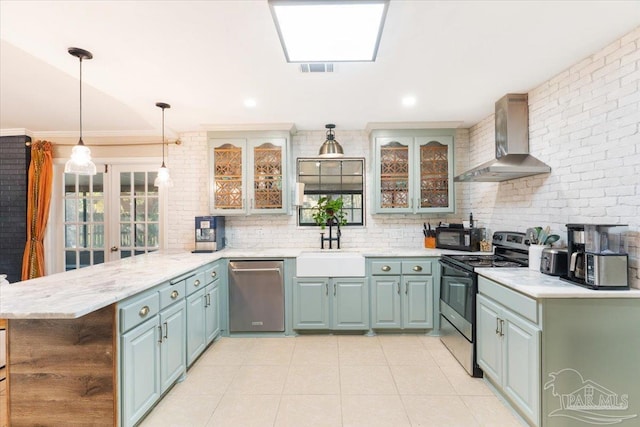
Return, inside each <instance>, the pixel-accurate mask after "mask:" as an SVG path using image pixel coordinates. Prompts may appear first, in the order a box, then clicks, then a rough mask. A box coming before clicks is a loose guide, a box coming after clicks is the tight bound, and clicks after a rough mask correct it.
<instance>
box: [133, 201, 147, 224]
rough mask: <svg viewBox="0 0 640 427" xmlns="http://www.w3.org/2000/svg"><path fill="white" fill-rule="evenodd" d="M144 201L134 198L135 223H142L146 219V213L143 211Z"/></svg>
mask: <svg viewBox="0 0 640 427" xmlns="http://www.w3.org/2000/svg"><path fill="white" fill-rule="evenodd" d="M145 206H146V200H145V198H144V197H136V198H135V209H136V216H135V218H136V219H135V220H136V221H144V220H146V219H147V213H146V211H145Z"/></svg>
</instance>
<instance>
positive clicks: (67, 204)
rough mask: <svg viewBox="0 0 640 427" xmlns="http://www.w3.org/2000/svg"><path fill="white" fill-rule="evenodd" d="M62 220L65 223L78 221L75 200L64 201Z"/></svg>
mask: <svg viewBox="0 0 640 427" xmlns="http://www.w3.org/2000/svg"><path fill="white" fill-rule="evenodd" d="M64 220H65V221H67V222H75V221H77V220H78V202H77V200H76V199H64Z"/></svg>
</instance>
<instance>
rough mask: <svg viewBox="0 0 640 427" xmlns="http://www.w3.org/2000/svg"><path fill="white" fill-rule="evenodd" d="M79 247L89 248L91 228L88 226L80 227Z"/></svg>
mask: <svg viewBox="0 0 640 427" xmlns="http://www.w3.org/2000/svg"><path fill="white" fill-rule="evenodd" d="M78 247H81V248H88V247H89V226H88V225H87V224H79V225H78Z"/></svg>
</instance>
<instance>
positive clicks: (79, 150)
mask: <svg viewBox="0 0 640 427" xmlns="http://www.w3.org/2000/svg"><path fill="white" fill-rule="evenodd" d="M68 52H69V54H71V55H73V56H75V57H76V58H78V59H79V60H80V140H79V141H78V144H76V146H75V147H73V149H72V150H71V158H70V159H69V160H68V161H67V163H65V165H64V173H75V174H77V175H95V174H96V165H95V163H93V162H92V161H91V150H89V147H87V146H86V145H84V141H82V60H83V59H91V58H93V55H92V54H91V52H89V51H88V50H84V49H80V48H77V47H70V48H69V49H68Z"/></svg>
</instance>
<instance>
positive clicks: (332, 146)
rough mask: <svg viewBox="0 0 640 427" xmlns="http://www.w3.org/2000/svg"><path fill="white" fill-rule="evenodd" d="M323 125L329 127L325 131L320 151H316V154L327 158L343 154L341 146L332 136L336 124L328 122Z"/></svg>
mask: <svg viewBox="0 0 640 427" xmlns="http://www.w3.org/2000/svg"><path fill="white" fill-rule="evenodd" d="M324 127H325V128H327V129H329V130H328V131H327V140H326V141H325V142H324V144H322V146H321V147H320V151H319V152H318V155H319V156H320V157H328V158H331V157H342V156H344V152H343V151H342V146H341V145H340V143H339V142H338V141H336V140H335V138H334V134H333V129H335V127H336V125H334V124H331V123H329V124H326V125H324Z"/></svg>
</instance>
